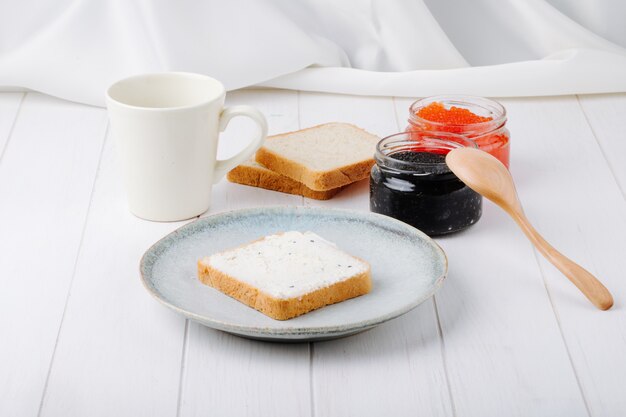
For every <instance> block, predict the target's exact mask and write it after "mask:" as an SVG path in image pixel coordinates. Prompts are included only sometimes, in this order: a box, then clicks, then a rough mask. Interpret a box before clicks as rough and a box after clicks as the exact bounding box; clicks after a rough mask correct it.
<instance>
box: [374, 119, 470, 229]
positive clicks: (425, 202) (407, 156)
mask: <svg viewBox="0 0 626 417" xmlns="http://www.w3.org/2000/svg"><path fill="white" fill-rule="evenodd" d="M461 147H472V148H476V144H475V143H474V141H472V140H471V139H468V138H466V137H464V136H460V135H455V134H453V133H446V132H427V131H423V132H421V131H420V132H417V131H415V132H403V133H397V134H395V135H391V136H387V137H386V138H384V139H382V140H381V141H380V142H378V145H377V146H376V153H375V154H374V159H375V160H376V165H374V166H373V167H372V170H371V173H370V210H371V211H373V212H375V213H380V214H384V215H387V216H390V217H393V218H395V219H398V220H401V221H403V222H405V223H408V224H410V225H411V226H413V227H416V228H418V229H420V230H421V231H422V232H424V233H426V234H427V235H429V236H438V235H444V234H448V233H453V232H457V231H460V230H463V229H465V228H467V227H469V226H471V225H473V224H474V223H476V222H477V221H478V219H480V216H481V214H482V197H481V195H480V194H478V193H476V192H475V191H474V190H472V189H471V188H469V187H468V186H467V185H465V184H464V183H463V182H462V181H461V180H460V179H459V178H458V177H457V176H456V175H454V174H453V173H452V172H451V171H450V168H448V166H447V165H446V162H445V158H446V155H447V154H448V152H450V151H451V150H452V149H456V148H461Z"/></svg>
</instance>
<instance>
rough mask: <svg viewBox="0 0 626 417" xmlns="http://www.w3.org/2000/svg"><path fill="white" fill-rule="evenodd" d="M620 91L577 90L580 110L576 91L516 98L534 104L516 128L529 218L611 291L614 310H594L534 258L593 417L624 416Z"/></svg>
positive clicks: (625, 240) (625, 205) (624, 207)
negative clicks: (587, 93)
mask: <svg viewBox="0 0 626 417" xmlns="http://www.w3.org/2000/svg"><path fill="white" fill-rule="evenodd" d="M624 97H625V96H624V95H621V100H617V99H616V96H611V95H608V96H594V97H581V98H580V104H582V109H581V107H580V105H579V103H577V101H576V99H573V98H571V99H569V98H568V99H557V98H553V99H544V100H538V99H526V100H517V101H516V102H515V106H523V107H524V108H528V109H533V111H532V112H530V111H529V112H528V113H527V114H528V116H529V117H528V119H527V120H524V121H523V122H522V123H520V124H519V125H516V132H520V133H519V135H520V136H521V137H523V138H524V142H523V146H525V147H526V152H527V154H530V150H531V149H532V154H533V155H534V158H533V160H532V161H530V164H529V165H530V166H528V169H527V170H526V171H525V172H523V174H524V176H525V177H527V178H528V179H529V181H532V183H533V185H532V187H528V188H525V189H523V190H521V191H520V195H521V197H522V198H524V199H525V200H527V201H526V202H525V209H526V212H527V214H528V216H529V217H530V218H531V219H532V220H533V221H534V222H535V223H536V226H537V228H538V229H539V230H540V231H542V232H543V233H544V234H545V237H546V238H547V239H548V241H551V242H553V243H554V245H555V246H556V247H557V248H559V249H561V250H562V251H563V252H564V253H565V254H567V255H568V256H570V257H572V258H573V259H574V260H576V261H577V262H579V263H580V264H581V265H583V266H584V267H586V268H587V269H589V270H590V271H591V272H592V273H594V274H596V276H597V277H598V278H600V279H601V280H602V281H603V282H604V283H605V284H606V286H607V287H608V288H609V289H610V290H611V292H612V293H613V296H614V298H615V306H614V307H613V309H611V310H609V311H607V312H601V311H597V310H595V309H594V308H593V307H591V305H590V304H588V302H587V301H586V300H585V299H584V298H583V297H581V296H580V294H579V293H578V292H577V290H576V289H575V288H574V287H573V286H572V285H571V284H570V283H569V282H568V281H567V280H566V279H565V278H563V277H562V276H561V274H560V273H559V272H558V271H557V270H556V269H555V268H554V267H552V266H551V265H550V264H548V263H547V262H545V261H544V260H543V259H541V267H542V270H543V273H544V275H545V277H546V281H547V284H548V287H549V289H550V291H551V293H552V301H553V303H554V305H555V309H556V311H557V314H558V317H559V321H560V323H561V327H562V331H563V335H564V337H565V340H566V342H567V345H568V348H569V352H570V355H571V357H572V362H573V364H574V367H575V369H576V372H577V374H578V377H579V379H580V383H581V386H582V390H583V392H584V394H585V397H586V399H587V403H588V405H589V409H590V413H591V415H592V416H616V417H617V416H623V415H625V414H626V395H624V393H625V392H626V388H625V387H626V355H624V354H623V353H624V352H625V351H626V347H625V341H626V314H624V302H625V300H626V281H625V280H624V271H626V257H624V250H625V249H626V202H625V201H624V198H623V194H622V195H620V194H621V193H620V188H619V185H618V183H617V182H616V178H617V181H619V182H621V184H626V170H624V166H626V146H625V144H624V138H623V136H624V135H623V132H624V128H626V122H625V121H624V117H623V114H624V113H623V112H624V110H626V99H624ZM512 105H513V104H511V106H512ZM522 135H523V136H522ZM594 135H595V138H594ZM596 139H597V141H596ZM605 158H606V159H605ZM607 159H608V162H609V164H607ZM542 178H550V183H546V182H544V181H541V179H542ZM622 192H623V189H622Z"/></svg>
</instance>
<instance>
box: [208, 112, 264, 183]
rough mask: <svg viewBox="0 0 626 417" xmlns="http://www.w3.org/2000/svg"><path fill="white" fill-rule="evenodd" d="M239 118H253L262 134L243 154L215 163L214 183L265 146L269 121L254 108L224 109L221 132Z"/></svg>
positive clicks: (220, 125) (220, 126) (220, 123)
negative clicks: (232, 120)
mask: <svg viewBox="0 0 626 417" xmlns="http://www.w3.org/2000/svg"><path fill="white" fill-rule="evenodd" d="M237 116H246V117H249V118H251V119H252V120H254V122H256V124H257V125H258V126H259V127H260V128H261V132H260V134H259V135H258V136H257V137H256V138H255V139H254V140H253V141H252V142H250V144H248V146H246V147H245V148H244V149H242V150H241V152H239V153H238V154H236V155H235V156H232V157H230V158H228V159H224V160H218V161H216V162H215V170H214V171H213V183H217V182H218V181H220V180H221V179H222V178H223V177H224V175H226V173H227V172H228V171H230V170H231V169H233V168H235V167H236V166H237V165H239V164H241V163H242V162H243V161H245V160H246V159H248V158H249V157H250V156H252V154H253V153H255V152H256V151H257V149H259V148H260V147H261V145H263V141H264V140H265V137H266V136H267V121H266V120H265V116H263V113H261V112H260V111H258V110H257V109H255V108H254V107H252V106H231V107H226V108H224V110H222V114H221V115H220V122H219V129H220V132H223V131H224V130H226V126H228V123H229V122H230V119H232V118H233V117H237Z"/></svg>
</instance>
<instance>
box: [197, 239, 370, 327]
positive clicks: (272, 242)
mask: <svg viewBox="0 0 626 417" xmlns="http://www.w3.org/2000/svg"><path fill="white" fill-rule="evenodd" d="M198 277H199V279H200V281H201V282H202V283H204V284H206V285H210V286H212V287H214V288H216V289H218V290H219V291H221V292H223V293H224V294H226V295H229V296H231V297H233V298H234V299H236V300H239V301H241V302H242V303H244V304H246V305H248V306H250V307H252V308H254V309H256V310H258V311H260V312H262V313H263V314H265V315H267V316H269V317H271V318H273V319H276V320H287V319H290V318H293V317H297V316H299V315H301V314H304V313H308V312H309V311H311V310H315V309H317V308H320V307H324V306H326V305H329V304H334V303H338V302H340V301H344V300H347V299H349V298H353V297H358V296H360V295H363V294H367V293H368V292H370V290H371V288H372V281H371V277H370V266H369V264H368V263H367V262H365V261H363V260H361V259H359V258H355V257H354V256H351V255H349V254H347V253H345V252H343V251H341V250H340V249H338V248H337V246H336V245H334V244H333V243H331V242H328V241H327V240H325V239H323V238H321V237H320V236H318V235H316V234H315V233H313V232H304V233H302V232H297V231H290V232H285V233H280V234H276V235H271V236H266V237H264V238H262V239H259V240H255V241H253V242H251V243H248V244H246V245H243V246H239V247H237V248H234V249H230V250H227V251H224V252H219V253H216V254H214V255H211V256H207V257H205V258H203V259H201V260H199V261H198Z"/></svg>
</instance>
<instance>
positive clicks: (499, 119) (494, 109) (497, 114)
mask: <svg viewBox="0 0 626 417" xmlns="http://www.w3.org/2000/svg"><path fill="white" fill-rule="evenodd" d="M437 102H439V103H444V104H457V105H460V106H464V107H462V108H467V107H469V106H474V107H479V108H482V109H485V110H487V111H488V112H490V113H491V114H493V119H492V120H487V121H485V122H478V123H467V124H453V123H446V122H437V121H432V120H428V119H424V118H423V117H420V116H418V115H417V112H418V111H419V109H421V108H424V107H426V106H427V105H429V104H431V103H437ZM506 119H507V113H506V108H505V107H504V106H503V105H502V104H500V103H499V102H498V101H496V100H492V99H490V98H486V97H480V96H471V95H438V96H430V97H423V98H420V99H418V100H415V101H414V102H413V103H411V106H409V122H411V121H414V122H419V123H424V124H427V125H428V126H429V130H436V129H434V128H436V127H438V126H441V127H443V126H446V127H451V126H452V127H465V128H470V127H471V129H472V130H476V131H482V130H483V129H486V127H487V126H491V125H493V126H501V125H503V124H504V123H505V122H506Z"/></svg>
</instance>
